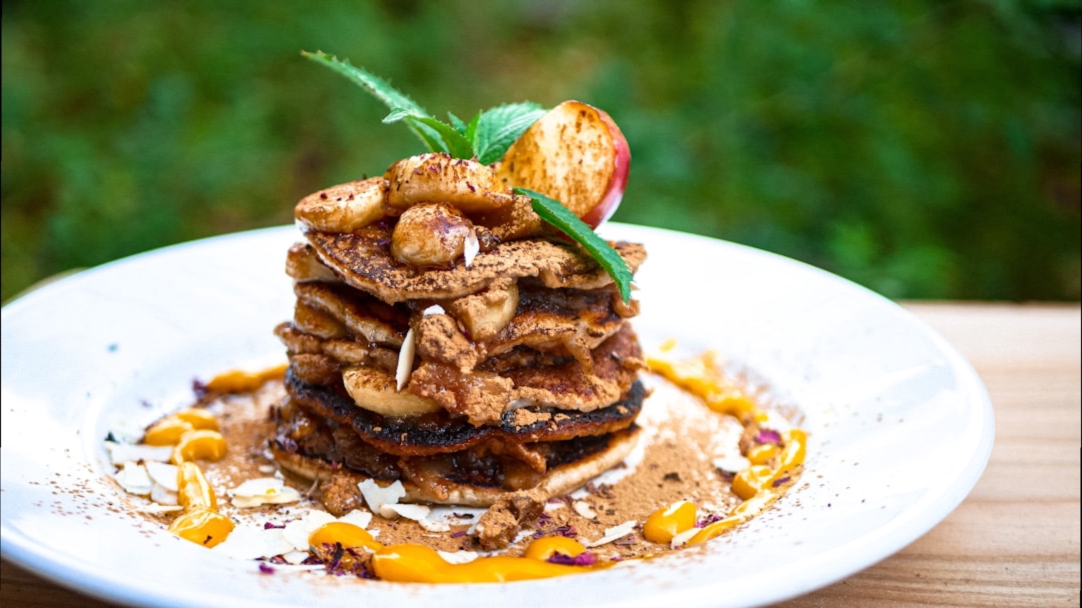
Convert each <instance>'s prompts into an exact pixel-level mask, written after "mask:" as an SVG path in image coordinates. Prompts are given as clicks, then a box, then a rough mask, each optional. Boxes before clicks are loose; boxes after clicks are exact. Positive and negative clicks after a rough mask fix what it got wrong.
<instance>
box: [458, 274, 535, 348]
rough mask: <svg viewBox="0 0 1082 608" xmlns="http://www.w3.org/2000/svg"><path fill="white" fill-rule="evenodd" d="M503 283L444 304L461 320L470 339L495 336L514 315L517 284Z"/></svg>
mask: <svg viewBox="0 0 1082 608" xmlns="http://www.w3.org/2000/svg"><path fill="white" fill-rule="evenodd" d="M504 283H505V284H503V285H493V286H492V287H491V288H490V289H488V290H486V291H482V292H480V293H475V294H473V295H469V296H466V297H464V298H459V299H457V300H452V301H451V302H448V303H447V310H448V311H449V312H450V313H451V314H452V315H454V317H455V318H456V319H457V320H458V321H459V322H460V323H462V325H463V327H465V328H466V331H468V332H469V336H470V338H471V339H473V340H477V341H481V340H490V339H492V338H494V337H496V334H498V333H500V330H502V329H503V328H504V327H506V326H507V324H508V323H510V322H511V319H512V318H513V317H514V316H515V310H516V309H518V285H516V284H514V283H510V282H507V281H505V282H504Z"/></svg>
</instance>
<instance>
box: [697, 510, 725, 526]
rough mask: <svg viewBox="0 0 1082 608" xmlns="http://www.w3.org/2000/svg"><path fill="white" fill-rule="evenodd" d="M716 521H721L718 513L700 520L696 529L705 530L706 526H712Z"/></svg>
mask: <svg viewBox="0 0 1082 608" xmlns="http://www.w3.org/2000/svg"><path fill="white" fill-rule="evenodd" d="M716 521H721V516H720V515H718V514H717V513H711V514H709V515H707V516H706V517H704V518H702V519H700V520H699V521H698V523H696V524H695V527H696V528H705V527H706V526H709V525H710V524H712V523H714V522H716Z"/></svg>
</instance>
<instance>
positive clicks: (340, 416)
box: [280, 370, 644, 456]
mask: <svg viewBox="0 0 1082 608" xmlns="http://www.w3.org/2000/svg"><path fill="white" fill-rule="evenodd" d="M286 388H287V390H288V391H289V394H290V397H291V399H292V401H293V403H294V404H295V405H296V406H297V407H298V408H299V409H301V410H303V411H304V412H305V413H306V414H307V415H309V416H310V417H312V418H314V419H315V420H316V421H318V422H320V423H322V424H325V425H331V426H334V427H335V428H338V427H342V428H347V429H349V430H351V431H352V432H353V433H355V434H356V435H357V436H358V437H360V439H361V440H363V441H364V442H365V443H368V444H370V445H373V446H374V447H376V448H378V449H380V450H381V451H383V452H387V453H391V454H395V455H398V456H429V455H432V454H439V453H449V452H456V451H461V450H464V449H468V448H471V447H474V446H476V445H478V444H479V443H481V442H483V441H503V442H507V441H510V442H515V443H537V442H542V441H563V440H567V439H573V438H575V437H582V436H588V435H603V434H605V433H611V432H614V431H618V430H622V429H625V428H628V427H629V426H631V424H632V422H633V421H634V419H635V417H636V416H637V415H638V413H639V411H640V409H641V408H642V401H643V397H644V390H643V386H642V383H641V382H635V383H633V384H632V385H631V387H630V389H629V390H628V391H627V393H626V394H625V395H624V396H623V398H622V399H620V400H618V401H617V402H615V403H613V404H612V406H611V407H606V408H603V409H598V410H594V411H592V412H587V413H583V412H564V411H560V410H555V409H551V408H539V407H528V408H520V409H515V410H510V411H508V412H505V413H504V415H503V416H501V418H500V420H499V421H498V423H495V424H492V425H486V426H474V425H472V424H469V423H468V422H466V421H464V420H462V419H457V420H456V419H455V418H453V417H452V416H450V415H449V414H447V413H446V412H438V413H436V414H430V415H427V416H417V417H408V418H406V417H392V416H381V415H379V414H375V413H373V412H370V411H368V410H366V409H363V408H359V407H357V406H356V405H354V403H353V401H352V399H350V398H349V397H348V396H343V395H342V394H341V393H339V392H338V391H336V390H334V389H331V388H328V387H325V386H317V385H312V384H308V383H307V382H304V381H303V380H301V379H300V378H298V377H297V376H296V374H295V373H294V372H293V371H292V370H290V371H288V372H287V374H286ZM283 426H284V425H283ZM280 434H281V433H280Z"/></svg>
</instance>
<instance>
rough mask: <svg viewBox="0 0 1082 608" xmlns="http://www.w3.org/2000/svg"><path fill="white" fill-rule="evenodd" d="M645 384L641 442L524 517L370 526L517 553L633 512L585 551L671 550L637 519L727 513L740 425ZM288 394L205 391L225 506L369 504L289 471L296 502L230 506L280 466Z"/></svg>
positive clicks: (466, 516) (443, 514)
mask: <svg viewBox="0 0 1082 608" xmlns="http://www.w3.org/2000/svg"><path fill="white" fill-rule="evenodd" d="M649 384H650V385H651V386H652V388H653V393H652V395H651V396H650V397H649V398H648V401H647V405H646V406H645V407H644V410H643V414H642V416H641V417H640V419H639V424H640V425H641V426H643V428H644V432H643V437H642V439H641V440H640V445H639V447H638V448H636V450H635V451H634V452H633V453H632V455H631V456H630V457H629V458H628V459H627V461H626V463H625V464H621V465H619V466H617V467H616V468H615V469H613V470H610V471H608V472H606V473H604V474H603V475H601V476H600V477H598V478H597V479H595V480H594V481H592V482H590V483H589V484H587V485H586V486H585V487H583V488H580V489H578V490H576V491H574V492H572V493H571V494H570V495H568V496H558V497H552V498H549V499H548V500H547V501H539V500H538V499H537V497H533V499H532V502H533V503H535V504H533V505H532V507H531V509H530V511H531V512H530V513H522V514H520V515H522V516H521V517H520V516H516V515H515V513H512V512H511V511H513V509H508V508H507V507H508V504H510V503H508V504H504V505H503V506H504V508H503V509H502V510H501V509H494V510H490V511H489V512H488V513H487V514H485V512H484V511H483V510H481V509H475V508H474V509H471V508H456V507H440V508H437V509H436V510H435V511H434V515H435V514H436V513H438V514H439V515H440V517H439V518H435V517H433V518H432V521H437V519H438V521H440V522H443V525H442V526H441V528H440V529H439V530H438V531H434V529H432V526H431V525H430V526H428V527H429V528H430V529H426V528H425V527H422V525H421V524H420V523H419V522H417V521H413V520H410V519H406V518H396V519H387V518H384V517H381V516H380V515H378V514H375V515H374V516H373V517H372V521H371V523H370V524H369V525H368V530H369V531H370V532H372V533H373V534H374V535H375V536H376V538H377V540H378V541H379V542H381V543H384V544H396V543H417V544H423V545H428V546H430V547H432V548H434V549H437V550H440V551H447V552H456V551H463V550H465V551H473V552H478V553H481V554H485V553H488V552H489V551H490V550H494V549H496V548H497V547H498V546H500V545H503V544H504V543H507V546H506V548H504V549H502V550H499V551H498V552H499V553H500V554H504V555H511V556H516V555H521V554H522V553H523V551H524V550H525V548H526V546H528V545H529V543H530V542H532V541H533V540H534V539H536V538H540V537H542V536H553V535H560V536H566V537H570V538H574V539H576V540H578V541H580V542H584V543H588V542H589V541H594V540H597V539H600V538H601V537H603V536H604V535H605V533H606V531H607V530H608V529H609V528H611V527H613V526H617V525H619V524H623V523H625V522H628V521H634V522H635V523H636V526H635V529H634V532H633V533H632V534H630V535H628V536H625V537H624V538H621V539H618V540H616V541H614V542H609V543H607V544H604V545H600V546H597V547H593V548H591V549H590V551H591V552H593V553H595V554H596V555H597V556H598V557H599V558H601V559H614V558H615V559H630V558H636V557H650V556H656V555H660V554H663V553H667V552H670V551H673V549H671V548H670V547H669V546H668V545H659V544H655V543H652V542H649V541H647V540H646V539H645V538H644V537H643V534H642V524H643V522H645V521H646V519H647V518H648V517H649V516H650V515H651V514H652V513H653V512H655V511H656V510H658V509H661V508H664V507H666V506H667V505H669V504H671V503H673V502H676V501H680V500H687V501H690V502H692V503H694V504H695V505H696V506H697V507H698V518H699V520H700V521H701V520H703V519H705V518H708V517H710V516H711V515H718V516H724V514H726V513H727V512H728V511H729V510H730V509H731V508H732V507H734V506H735V505H737V504H739V502H740V501H739V499H738V498H737V497H736V496H735V495H734V494H733V493H732V491H731V489H730V485H731V476H729V475H725V474H724V473H723V472H721V471H719V470H718V469H717V467H716V466H715V465H714V464H713V461H714V460H716V459H718V458H725V457H732V456H739V454H740V450H739V443H740V440H741V436H742V435H745V429H744V428H743V426H742V425H741V424H740V423H739V422H738V421H737V420H736V419H735V418H732V417H729V416H723V415H720V414H716V413H714V412H711V411H710V410H708V409H707V408H706V407H705V406H704V405H703V404H702V403H701V402H700V401H698V400H697V399H695V398H694V397H691V396H689V395H688V394H686V393H684V392H682V391H681V390H679V389H677V388H675V387H673V386H672V385H670V384H668V383H667V382H665V381H663V380H659V379H657V378H654V377H650V378H649ZM284 396H285V390H284V388H283V386H282V385H281V383H280V382H278V381H274V382H269V383H267V384H266V385H265V386H264V387H263V388H262V389H260V390H259V391H257V392H256V393H253V394H249V395H230V396H225V397H220V398H218V399H217V400H213V401H210V403H209V408H210V409H211V411H214V412H216V413H217V415H218V418H219V422H220V425H221V432H222V434H223V436H224V437H225V439H226V442H227V445H228V446H229V449H228V453H227V455H226V457H225V458H223V459H222V460H221V461H219V462H214V463H210V462H200V463H199V464H200V466H201V467H202V468H203V470H204V473H205V474H206V476H207V479H208V481H210V483H211V485H212V486H213V488H214V490H215V493H216V494H217V496H218V501H219V505H220V508H221V509H222V512H223V513H225V514H228V515H231V516H233V517H237V516H238V515H241V514H243V516H245V517H250V518H254V520H255V521H260V520H262V521H265V522H267V523H271V522H273V523H274V524H276V525H277V524H281V523H284V522H287V521H289V520H291V519H297V518H300V517H303V516H304V515H305V513H307V511H308V510H311V509H320V510H333V511H334V514H335V515H341V514H342V513H343V512H346V511H348V510H349V509H350V508H359V509H360V510H362V511H364V510H367V509H366V507H365V505H364V503H363V500H360V499H359V498H358V496H357V495H355V494H353V493H352V492H343V491H342V488H337V489H335V490H331V488H334V482H333V481H331V482H328V483H327V484H325V486H324V487H325V488H326V489H327V490H328V491H329V492H330V493H331V494H336V495H337V498H338V499H342V501H345V502H341V501H340V502H341V504H335V505H332V507H333V508H332V509H328V507H326V506H324V504H322V503H321V502H320V501H319V498H320V496H319V495H320V491H319V490H318V488H317V487H313V486H311V484H308V483H305V482H299V481H297V480H293V479H289V478H287V479H286V483H287V484H288V485H291V486H293V487H294V488H296V489H297V490H299V491H300V492H301V494H302V500H301V502H300V503H297V504H291V505H279V506H273V505H272V506H263V507H259V508H256V509H236V508H235V507H233V506H232V505H231V503H230V494H229V490H230V489H231V488H234V487H236V486H237V485H239V484H240V483H241V482H243V481H245V480H246V479H252V478H257V477H270V476H273V475H275V474H276V471H277V467H276V466H275V464H274V462H273V461H272V460H269V459H268V456H269V454H268V453H267V452H266V443H267V441H268V439H269V438H270V437H272V435H273V433H274V427H275V425H274V422H273V420H271V419H270V417H269V414H268V412H269V411H271V410H272V408H271V406H272V405H273V404H274V403H276V402H277V401H279V400H280V399H282V398H283V397H284ZM517 415H518V414H516V416H517ZM516 422H517V423H520V424H527V423H530V422H533V420H529V421H527V420H525V419H522V420H519V419H517V418H516ZM745 441H746V439H745ZM332 498H333V497H332ZM538 511H539V512H538ZM586 515H589V517H587V516H586ZM171 517H172V515H168V514H167V515H162V516H154V517H153V518H154V519H155V520H157V521H163V522H168V521H169V520H170V519H171ZM482 517H487V518H488V520H487V521H488V524H487V525H488V526H489V527H492V528H499V529H500V536H501V538H499V539H498V540H499V542H491V538H490V539H489V540H487V541H485V542H484V543H483V544H482V540H480V539H479V537H481V536H482V535H481V534H478V530H477V528H484V526H477V525H476V523H477V522H478V521H479V520H481V519H482ZM504 520H506V521H504ZM428 523H431V522H428ZM496 524H499V525H498V526H497V525H496ZM509 531H510V532H509ZM677 550H679V549H677Z"/></svg>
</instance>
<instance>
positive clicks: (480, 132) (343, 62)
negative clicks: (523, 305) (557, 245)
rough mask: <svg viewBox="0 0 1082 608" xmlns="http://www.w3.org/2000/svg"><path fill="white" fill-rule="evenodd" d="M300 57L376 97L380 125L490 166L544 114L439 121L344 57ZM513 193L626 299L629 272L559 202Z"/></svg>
mask: <svg viewBox="0 0 1082 608" xmlns="http://www.w3.org/2000/svg"><path fill="white" fill-rule="evenodd" d="M301 55H303V56H304V57H306V58H308V59H311V60H312V61H314V62H316V63H318V64H320V65H322V66H325V67H327V68H329V69H331V70H333V71H335V72H338V73H339V74H342V75H343V76H345V77H346V78H348V79H349V80H350V81H352V82H353V83H354V84H356V85H358V86H360V87H361V88H362V89H364V90H365V91H368V92H369V93H370V94H371V95H372V96H373V97H375V98H376V99H378V100H379V101H381V102H382V103H383V105H385V106H387V108H388V109H390V111H391V113H390V114H388V115H387V117H386V118H384V119H383V122H384V123H388V124H390V123H395V122H403V123H406V125H407V126H408V127H409V128H410V130H411V131H413V133H414V134H415V135H417V137H418V138H420V140H421V141H422V142H423V143H424V144H425V146H426V147H427V148H428V150H429V151H430V152H446V153H447V154H450V155H451V156H453V157H454V158H476V159H477V161H478V162H480V163H482V164H485V165H489V164H492V163H494V162H496V161H498V160H500V159H501V158H503V156H504V154H506V153H507V149H508V148H510V147H511V144H513V143H515V141H516V140H517V139H518V138H519V136H521V135H522V134H523V133H524V132H525V131H526V129H529V128H530V126H531V125H533V123H534V122H536V121H537V119H538V118H541V117H542V116H544V114H545V112H547V110H546V109H545V108H543V107H541V106H540V105H538V104H536V103H533V102H529V101H524V102H520V103H509V104H504V105H502V106H497V107H495V108H490V109H488V110H483V111H480V112H478V113H477V114H476V115H474V117H473V118H472V119H470V122H468V123H467V122H465V121H463V120H462V119H461V118H459V117H458V116H455V115H454V114H451V113H448V114H447V117H448V120H449V122H443V121H442V120H439V119H438V118H435V117H433V116H432V115H431V114H429V113H428V112H426V111H425V109H424V108H422V107H421V106H420V104H418V103H417V102H415V101H413V100H412V99H410V97H409V96H407V95H406V94H404V93H402V92H400V91H398V90H397V89H395V88H394V87H393V86H391V84H390V83H388V82H387V81H386V80H384V79H382V78H380V77H379V76H376V75H375V74H372V73H371V72H368V71H367V70H364V69H362V68H359V67H356V66H354V65H353V64H351V63H350V62H349V60H348V59H339V58H337V57H335V56H334V55H329V54H327V53H324V52H322V51H317V52H315V53H309V52H307V51H301ZM515 192H517V193H518V194H524V195H526V196H529V197H530V199H531V201H532V206H533V210H534V211H535V212H536V213H537V215H539V216H541V219H543V220H545V221H546V222H548V223H549V224H552V225H553V226H555V227H556V228H557V229H558V230H560V231H561V232H563V233H564V234H566V235H567V236H569V237H571V238H572V239H573V240H574V241H575V242H577V243H578V244H580V245H582V247H583V249H585V250H586V251H587V252H588V253H589V254H590V255H591V256H593V258H594V259H595V260H597V262H598V263H599V264H601V267H602V268H604V269H605V272H607V273H609V276H611V277H612V279H613V281H615V282H616V286H617V287H618V288H619V289H620V296H621V297H622V298H623V299H624V302H625V303H626V302H628V301H629V300H630V299H631V280H632V275H631V270H629V269H628V267H627V263H626V262H624V259H623V258H622V257H620V254H618V253H616V250H615V249H613V248H612V247H610V246H609V244H608V243H606V242H605V240H604V239H602V238H601V237H599V236H598V235H597V233H596V232H594V231H593V229H591V228H590V227H589V226H588V225H586V224H585V223H584V222H583V221H582V220H580V219H579V218H578V216H576V215H575V214H574V213H572V212H571V211H570V210H569V209H568V208H567V207H565V206H563V204H561V203H560V202H559V201H557V200H555V199H552V198H549V197H548V196H545V195H544V194H541V193H539V192H534V191H532V190H527V189H525V188H515Z"/></svg>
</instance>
